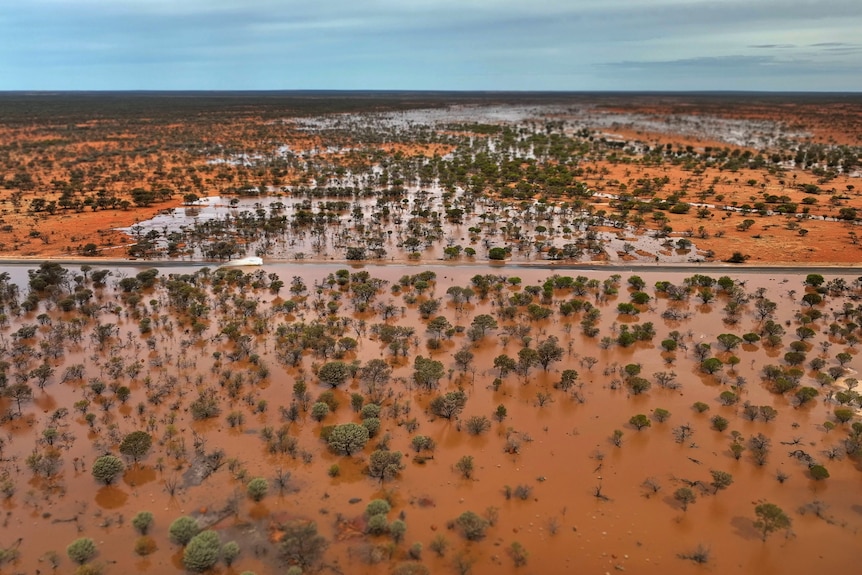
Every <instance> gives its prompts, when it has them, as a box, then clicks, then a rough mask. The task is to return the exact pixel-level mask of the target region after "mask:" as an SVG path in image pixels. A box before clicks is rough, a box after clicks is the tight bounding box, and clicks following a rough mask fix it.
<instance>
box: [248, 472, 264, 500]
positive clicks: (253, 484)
mask: <svg viewBox="0 0 862 575" xmlns="http://www.w3.org/2000/svg"><path fill="white" fill-rule="evenodd" d="M246 491H247V492H248V496H249V498H251V500H252V501H260V500H261V499H263V498H264V496H265V495H266V492H267V491H269V483H267V481H266V479H264V478H263V477H255V478H254V479H252V480H251V481H249V482H248V486H247V487H246Z"/></svg>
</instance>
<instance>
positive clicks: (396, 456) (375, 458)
mask: <svg viewBox="0 0 862 575" xmlns="http://www.w3.org/2000/svg"><path fill="white" fill-rule="evenodd" d="M401 457H402V455H401V452H400V451H388V450H385V449H378V450H376V451H374V452H373V453H372V454H371V457H369V459H368V475H370V476H371V477H375V478H378V479H380V483H383V482H384V481H386V480H387V479H391V478H393V477H395V476H396V475H398V472H399V471H401V469H402V468H403V467H404V466H403V464H402V463H401Z"/></svg>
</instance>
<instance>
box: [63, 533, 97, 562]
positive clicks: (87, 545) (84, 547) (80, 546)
mask: <svg viewBox="0 0 862 575" xmlns="http://www.w3.org/2000/svg"><path fill="white" fill-rule="evenodd" d="M66 555H68V556H69V559H71V560H72V561H74V562H75V563H77V564H78V565H83V564H84V563H86V562H87V561H89V560H90V559H92V558H93V557H95V555H96V544H95V543H94V542H93V540H92V539H90V538H89V537H81V538H80V539H75V540H74V541H73V542H72V543H70V544H69V546H68V547H66Z"/></svg>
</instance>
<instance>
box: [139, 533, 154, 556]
mask: <svg viewBox="0 0 862 575" xmlns="http://www.w3.org/2000/svg"><path fill="white" fill-rule="evenodd" d="M155 550H156V542H155V540H153V538H152V537H147V536H146V535H142V536H141V537H138V538H137V539H136V540H135V554H136V555H140V556H141V557H145V556H147V555H150V554H151V553H153V552H154V551H155Z"/></svg>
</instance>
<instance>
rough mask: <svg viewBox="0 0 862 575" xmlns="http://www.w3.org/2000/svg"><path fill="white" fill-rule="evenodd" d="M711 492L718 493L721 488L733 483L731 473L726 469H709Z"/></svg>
mask: <svg viewBox="0 0 862 575" xmlns="http://www.w3.org/2000/svg"><path fill="white" fill-rule="evenodd" d="M709 473H710V474H711V475H712V483H710V485H712V489H713V494H715V493H718V492H719V491H720V490H722V489H727V488H728V487H730V485H731V484H732V483H733V475H731V474H730V473H728V472H726V471H718V470H715V469H713V470H711V471H710V472H709Z"/></svg>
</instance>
